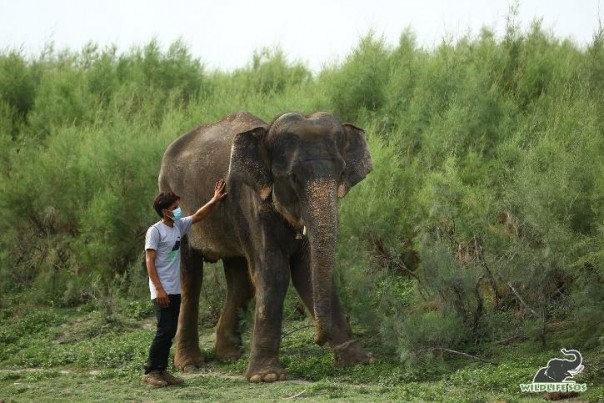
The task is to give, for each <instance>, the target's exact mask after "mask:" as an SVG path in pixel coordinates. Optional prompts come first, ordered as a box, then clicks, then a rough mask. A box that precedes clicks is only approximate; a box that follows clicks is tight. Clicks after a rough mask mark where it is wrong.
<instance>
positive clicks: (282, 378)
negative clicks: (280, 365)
mask: <svg viewBox="0 0 604 403" xmlns="http://www.w3.org/2000/svg"><path fill="white" fill-rule="evenodd" d="M285 379H287V376H285V374H281V375H279V380H280V381H284V380H285Z"/></svg>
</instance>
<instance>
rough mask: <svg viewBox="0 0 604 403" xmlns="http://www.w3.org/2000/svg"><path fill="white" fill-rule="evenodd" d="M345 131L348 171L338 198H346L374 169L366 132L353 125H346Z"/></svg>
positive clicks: (345, 158) (339, 188)
mask: <svg viewBox="0 0 604 403" xmlns="http://www.w3.org/2000/svg"><path fill="white" fill-rule="evenodd" d="M344 130H345V132H346V142H345V145H344V155H343V157H344V161H346V169H345V170H344V174H343V175H342V181H341V182H340V185H339V187H338V197H344V196H345V195H346V193H348V191H349V190H350V188H351V187H353V186H354V185H356V184H357V183H359V182H360V181H362V180H363V179H364V178H365V176H367V174H368V173H369V172H371V169H372V163H371V155H369V147H368V146H367V139H366V136H365V131H363V129H360V128H358V127H356V126H353V125H351V124H344Z"/></svg>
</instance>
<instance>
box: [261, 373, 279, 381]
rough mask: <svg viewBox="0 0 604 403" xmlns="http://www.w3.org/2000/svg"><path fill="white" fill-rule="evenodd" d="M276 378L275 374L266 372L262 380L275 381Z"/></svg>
mask: <svg viewBox="0 0 604 403" xmlns="http://www.w3.org/2000/svg"><path fill="white" fill-rule="evenodd" d="M276 380H277V374H266V375H265V376H264V382H275V381H276Z"/></svg>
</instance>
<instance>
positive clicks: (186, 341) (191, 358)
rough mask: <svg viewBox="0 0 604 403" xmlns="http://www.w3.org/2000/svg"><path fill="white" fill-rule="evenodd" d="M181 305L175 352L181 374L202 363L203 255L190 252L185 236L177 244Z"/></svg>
mask: <svg viewBox="0 0 604 403" xmlns="http://www.w3.org/2000/svg"><path fill="white" fill-rule="evenodd" d="M180 253H181V261H180V279H181V288H182V295H181V304H180V315H179V318H178V331H177V333H176V351H175V354H174V366H175V367H176V368H178V369H180V370H181V371H184V372H192V371H194V370H195V369H196V368H199V367H200V366H201V365H202V364H203V362H204V358H203V354H202V353H201V350H200V348H199V334H198V328H197V321H198V317H199V293H200V292H201V283H202V280H203V256H202V254H201V252H200V251H197V250H194V249H191V248H190V246H189V242H188V237H187V236H184V237H183V238H182V239H181V244H180Z"/></svg>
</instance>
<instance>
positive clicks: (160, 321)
mask: <svg viewBox="0 0 604 403" xmlns="http://www.w3.org/2000/svg"><path fill="white" fill-rule="evenodd" d="M168 297H169V298H170V305H169V306H168V307H166V308H162V307H161V306H159V303H158V302H157V299H154V300H153V306H154V307H155V316H156V317H157V331H156V332H155V338H154V339H153V343H151V348H150V349H149V359H148V360H147V364H146V365H145V374H148V373H149V372H151V371H156V370H159V371H163V370H165V369H166V368H168V357H169V356H170V347H171V346H172V339H174V336H175V335H176V328H177V326H178V314H179V313H180V294H177V295H168Z"/></svg>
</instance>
